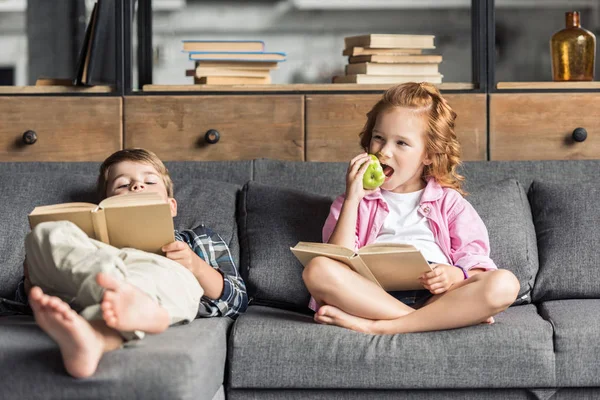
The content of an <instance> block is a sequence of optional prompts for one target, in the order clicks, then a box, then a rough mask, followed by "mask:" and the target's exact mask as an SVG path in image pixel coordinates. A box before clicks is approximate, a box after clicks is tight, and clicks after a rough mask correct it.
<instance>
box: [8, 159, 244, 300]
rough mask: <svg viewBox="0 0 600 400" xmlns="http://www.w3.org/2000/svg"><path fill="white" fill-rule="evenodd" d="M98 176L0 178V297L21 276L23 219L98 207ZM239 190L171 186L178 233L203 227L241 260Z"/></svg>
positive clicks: (200, 184)
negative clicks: (36, 211) (63, 206)
mask: <svg viewBox="0 0 600 400" xmlns="http://www.w3.org/2000/svg"><path fill="white" fill-rule="evenodd" d="M95 181H96V175H77V174H71V173H64V172H59V171H57V172H52V173H51V172H47V173H40V174H31V173H13V174H4V175H0V221H3V222H2V224H0V297H7V298H12V297H13V295H14V290H15V288H16V286H17V283H18V282H19V280H20V279H21V277H22V274H23V268H22V265H23V259H24V257H25V249H24V244H23V243H24V242H23V240H24V238H25V235H26V234H27V232H28V231H29V223H28V220H27V215H28V214H29V213H30V212H31V211H32V210H33V208H34V207H36V206H38V205H45V204H56V203H62V202H72V201H85V202H92V203H96V202H97V200H98V199H97V196H96V192H95ZM240 188H241V187H240V186H238V185H236V184H232V183H225V182H218V181H212V180H209V179H195V180H191V181H187V182H186V183H185V184H180V185H176V186H175V198H176V199H177V203H178V216H177V217H176V218H175V220H174V223H175V227H176V228H177V229H185V228H195V227H196V226H198V225H199V224H200V223H204V224H205V225H207V226H208V227H210V228H211V229H213V230H214V231H215V232H217V233H218V234H220V235H221V237H222V238H223V240H225V242H226V243H228V244H229V246H230V248H231V253H232V256H233V258H234V261H236V262H237V261H238V260H239V244H238V236H237V225H236V219H235V207H236V201H237V200H236V197H237V196H236V194H237V192H238V190H239V189H240Z"/></svg>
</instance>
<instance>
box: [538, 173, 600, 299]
mask: <svg viewBox="0 0 600 400" xmlns="http://www.w3.org/2000/svg"><path fill="white" fill-rule="evenodd" d="M529 197H530V201H531V208H532V212H533V222H534V224H535V229H536V233H537V244H538V250H539V254H540V255H539V259H540V271H539V273H538V275H537V280H536V282H535V289H534V291H533V299H534V301H546V300H558V299H576V298H598V297H600V284H599V283H598V282H600V268H599V267H598V266H599V262H600V246H599V245H598V243H600V230H599V229H598V227H599V226H600V207H598V204H597V199H598V198H599V197H600V183H598V181H594V182H584V183H550V182H543V181H534V182H533V184H532V186H531V190H530V192H529Z"/></svg>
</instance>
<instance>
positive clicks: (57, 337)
mask: <svg viewBox="0 0 600 400" xmlns="http://www.w3.org/2000/svg"><path fill="white" fill-rule="evenodd" d="M29 303H30V305H31V308H32V310H33V313H34V315H35V320H36V322H37V324H38V325H39V326H40V328H42V329H43V330H44V331H45V332H46V333H47V334H48V335H49V336H50V337H51V338H52V339H54V341H56V343H57V344H58V346H59V347H60V352H61V355H62V358H63V363H64V365H65V368H66V370H67V372H69V374H70V375H71V376H73V377H75V378H86V377H88V376H91V375H92V374H93V373H94V372H95V371H96V368H97V366H98V363H99V361H100V358H101V357H102V355H103V354H104V353H106V352H108V351H111V350H115V349H117V348H119V347H120V346H121V344H122V343H123V338H122V337H121V335H120V334H119V333H118V332H117V331H115V330H114V329H111V328H109V327H107V326H106V325H105V324H104V322H103V321H92V322H91V323H90V322H88V321H86V320H85V319H83V318H82V317H81V316H80V315H79V314H77V313H76V312H75V311H74V310H73V309H71V307H69V305H68V304H67V303H65V302H64V301H62V300H61V299H59V298H58V297H54V296H48V295H46V294H44V293H43V291H42V289H40V288H39V287H37V286H36V287H33V288H32V289H31V292H30V295H29Z"/></svg>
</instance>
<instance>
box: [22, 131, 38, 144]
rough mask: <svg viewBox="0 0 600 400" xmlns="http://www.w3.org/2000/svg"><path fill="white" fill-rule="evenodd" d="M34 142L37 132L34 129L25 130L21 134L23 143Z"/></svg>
mask: <svg viewBox="0 0 600 400" xmlns="http://www.w3.org/2000/svg"><path fill="white" fill-rule="evenodd" d="M35 142H37V133H35V131H26V132H25V133H24V134H23V143H25V144H34V143H35Z"/></svg>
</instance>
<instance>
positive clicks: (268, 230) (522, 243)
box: [238, 179, 538, 310]
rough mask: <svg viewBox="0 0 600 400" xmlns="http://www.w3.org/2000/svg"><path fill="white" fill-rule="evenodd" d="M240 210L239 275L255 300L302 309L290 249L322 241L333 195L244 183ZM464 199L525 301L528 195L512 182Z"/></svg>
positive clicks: (530, 266) (533, 265)
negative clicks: (306, 242)
mask: <svg viewBox="0 0 600 400" xmlns="http://www.w3.org/2000/svg"><path fill="white" fill-rule="evenodd" d="M241 197H242V200H241V201H240V208H239V222H238V224H239V226H240V240H241V243H242V244H241V247H242V250H241V264H240V268H241V271H242V276H243V277H244V279H245V280H246V284H247V285H248V288H249V295H250V297H252V298H253V299H254V301H255V302H258V303H261V304H269V305H275V306H278V307H281V308H287V309H297V310H298V309H299V310H305V309H306V305H307V301H308V300H309V297H310V296H309V293H308V292H307V290H306V288H305V286H304V283H303V281H302V268H303V267H302V264H300V262H298V261H297V260H296V258H295V257H294V255H293V254H292V253H291V251H290V250H289V248H290V247H292V246H294V245H295V244H296V243H298V242H299V241H312V242H321V241H322V227H323V224H324V222H325V219H326V218H327V215H328V213H329V207H330V206H331V202H332V201H333V197H332V196H323V195H317V194H312V193H309V192H305V191H298V190H295V189H289V188H281V187H278V186H271V185H264V184H260V183H256V182H252V181H251V182H249V183H248V184H247V185H246V186H245V187H244V189H243V191H242V196H241ZM467 199H468V201H469V202H471V204H472V205H473V206H474V207H475V209H476V210H477V212H478V213H479V215H480V216H481V218H482V219H483V221H484V222H485V224H486V226H487V228H488V231H489V234H490V243H491V249H492V251H491V257H492V259H493V260H494V261H495V262H496V264H497V265H498V266H499V267H501V268H506V269H509V270H511V271H512V272H513V273H514V274H515V275H516V276H517V278H518V279H519V282H520V283H521V290H520V295H519V297H524V298H523V299H522V300H521V301H520V303H526V302H529V301H530V296H529V292H530V291H531V288H532V286H533V282H534V279H535V275H536V272H537V268H538V263H537V251H536V247H535V231H534V228H533V223H532V221H531V211H530V208H529V203H528V202H527V196H526V193H525V191H524V190H523V188H522V187H521V185H519V183H518V182H517V181H515V180H514V179H509V180H504V181H500V182H495V183H490V184H487V185H481V186H478V187H476V188H473V189H472V190H471V192H470V195H469V196H468V197H467Z"/></svg>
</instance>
